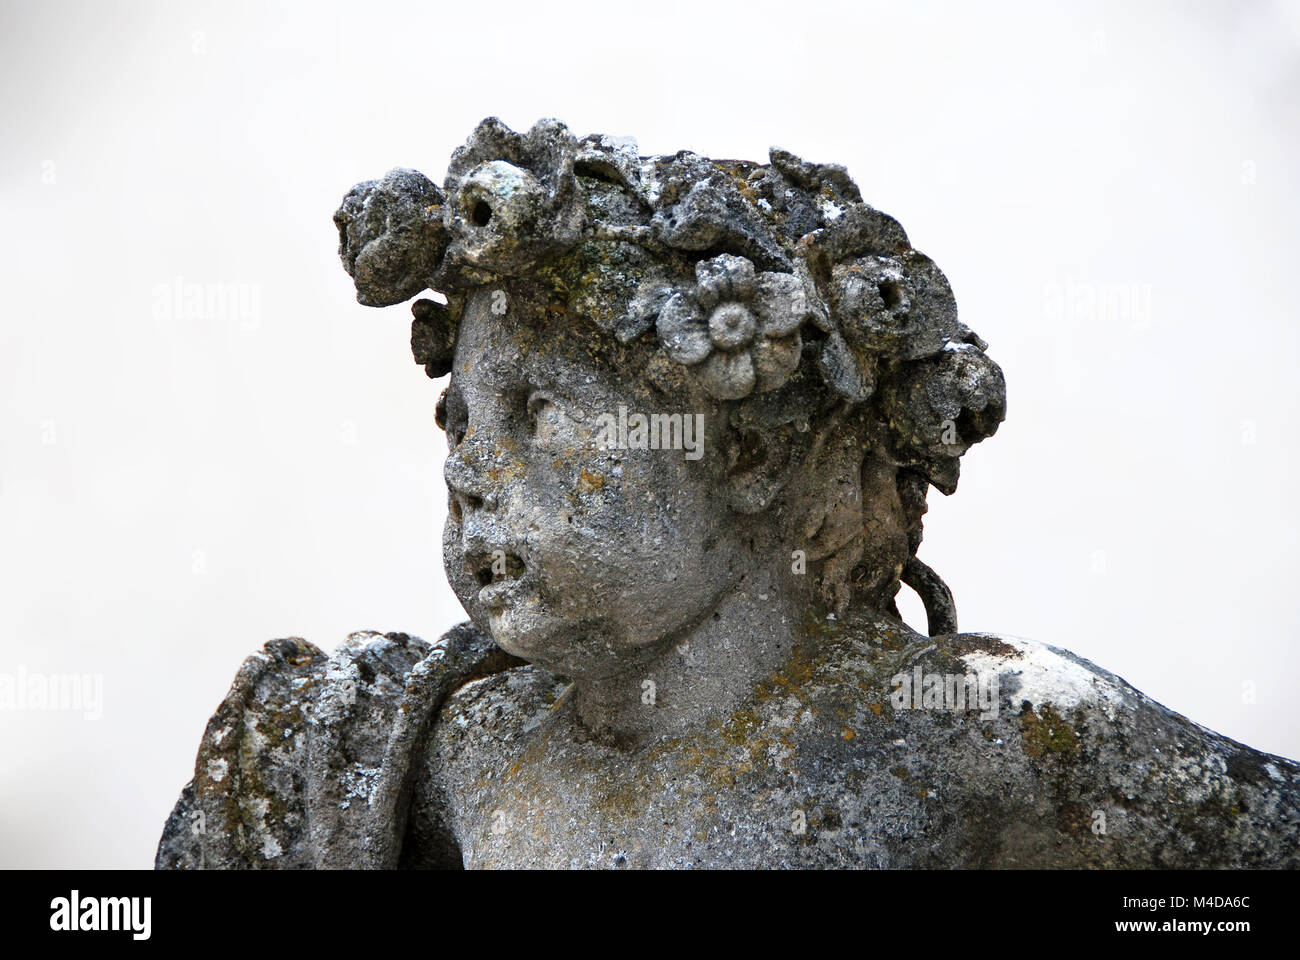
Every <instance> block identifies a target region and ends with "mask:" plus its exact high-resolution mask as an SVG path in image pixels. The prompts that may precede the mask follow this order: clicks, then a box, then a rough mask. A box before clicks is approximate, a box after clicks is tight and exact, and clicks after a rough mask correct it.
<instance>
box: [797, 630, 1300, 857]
mask: <svg viewBox="0 0 1300 960" xmlns="http://www.w3.org/2000/svg"><path fill="white" fill-rule="evenodd" d="M891 631H892V632H893V633H894V634H895V637H896V639H897V640H899V641H901V642H899V643H895V642H894V641H891V639H890V636H889V634H890V632H891ZM848 632H849V633H852V634H853V635H854V636H853V638H852V642H848V643H846V642H845V641H842V640H841V641H839V642H838V645H837V644H836V642H835V641H832V643H831V644H830V645H829V647H828V656H829V659H830V660H831V661H832V664H831V665H830V666H828V667H826V668H825V669H827V670H833V669H838V670H840V671H841V674H845V673H847V674H851V679H853V680H855V681H857V682H858V683H859V691H860V695H859V697H858V703H859V704H860V705H861V706H864V707H865V709H861V708H860V707H859V708H853V707H849V706H847V704H848V702H849V700H850V698H849V697H848V696H847V691H848V684H847V683H846V682H840V683H838V684H835V685H833V686H831V687H827V688H824V689H823V690H822V691H821V693H820V694H819V693H818V690H817V687H816V684H815V682H814V684H812V686H811V688H810V689H811V691H812V695H813V701H812V702H813V705H814V707H816V708H818V712H819V714H820V715H823V716H824V715H827V714H834V711H836V710H839V711H842V712H841V713H840V714H834V715H836V716H842V717H845V718H850V719H847V720H845V721H844V722H843V723H842V726H843V727H844V729H845V731H847V733H845V734H844V735H845V736H850V737H852V738H853V743H854V745H855V747H856V750H855V751H853V752H854V753H855V756H854V762H853V765H855V766H857V767H858V768H859V769H860V770H863V771H866V770H874V771H877V773H875V774H874V775H873V779H874V782H873V783H872V786H871V790H870V793H871V794H872V795H873V804H874V806H875V809H876V810H877V811H884V812H888V811H890V810H891V809H892V810H893V812H895V813H898V814H905V815H906V816H907V818H908V821H909V823H910V828H909V832H912V833H921V834H924V835H925V836H926V839H927V841H928V843H927V844H922V845H917V844H910V845H909V844H898V845H894V844H891V843H890V842H888V841H887V842H886V843H885V844H884V847H885V850H886V851H887V853H886V855H885V857H884V858H883V862H885V863H890V864H893V865H899V866H944V865H955V864H964V865H968V866H1022V867H1107V868H1109V867H1172V868H1194V867H1205V866H1219V867H1278V866H1292V867H1294V866H1298V865H1300V855H1298V854H1297V850H1300V827H1297V824H1300V765H1297V764H1296V763H1294V762H1292V761H1290V760H1287V759H1285V758H1282V757H1277V756H1272V755H1269V754H1265V753H1262V752H1260V751H1258V750H1254V749H1252V748H1250V747H1247V746H1244V745H1243V744H1240V743H1237V742H1236V741H1234V740H1231V739H1229V738H1228V737H1225V736H1222V735H1221V734H1218V733H1215V732H1214V731H1212V730H1209V729H1207V728H1206V727H1203V726H1201V725H1199V724H1196V723H1193V722H1192V721H1190V720H1188V719H1187V718H1186V717H1184V716H1182V715H1180V714H1178V713H1176V712H1174V711H1173V710H1170V709H1169V708H1167V707H1165V706H1163V705H1162V704H1160V703H1158V702H1156V701H1155V700H1153V699H1152V698H1150V697H1149V696H1146V695H1145V694H1143V693H1142V692H1141V691H1139V690H1137V689H1135V688H1134V687H1133V686H1131V685H1130V684H1128V683H1127V682H1125V681H1124V680H1123V679H1122V678H1120V677H1118V676H1116V675H1115V674H1113V673H1111V672H1109V671H1107V670H1105V669H1103V668H1101V667H1099V666H1097V665H1096V664H1093V663H1091V662H1089V661H1088V660H1086V659H1084V658H1082V657H1079V656H1077V655H1075V654H1073V653H1071V652H1069V651H1068V650H1064V649H1061V648H1058V647H1054V646H1050V645H1048V644H1044V643H1038V642H1035V641H1032V640H1026V639H1022V638H1019V637H1009V636H1001V635H995V634H988V633H964V634H947V635H942V636H936V637H933V638H926V637H921V636H920V635H919V634H915V633H913V632H912V631H910V630H909V631H907V632H906V633H899V632H898V631H897V628H891V627H890V626H889V625H888V624H887V623H877V624H875V625H874V626H871V625H867V627H866V628H865V629H855V630H851V631H848ZM891 645H894V646H895V647H896V649H895V650H894V651H893V652H892V653H891V652H889V650H888V648H889V647H890V646H891ZM830 651H833V652H830ZM846 651H847V652H846ZM851 651H856V653H852V652H851ZM874 651H879V652H877V653H876V654H875V656H876V659H875V660H874V661H873V660H872V659H871V657H872V653H873V652H874ZM855 657H856V659H854V658H855ZM842 679H843V680H847V679H850V678H849V677H844V678H842ZM833 690H838V691H839V692H840V693H841V694H844V696H842V697H841V698H840V699H839V700H836V699H835V698H834V697H833V696H832V695H831V691H833ZM855 727H856V730H855V729H854V728H855ZM863 761H866V762H865V763H864V762H863ZM918 853H923V856H922V857H921V859H920V860H919V861H918V860H917V859H916V857H917V855H918Z"/></svg>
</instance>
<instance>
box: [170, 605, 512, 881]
mask: <svg viewBox="0 0 1300 960" xmlns="http://www.w3.org/2000/svg"><path fill="white" fill-rule="evenodd" d="M512 660H513V658H509V657H508V655H506V654H504V653H502V652H501V651H499V650H497V649H496V647H495V646H494V645H493V644H492V643H491V642H490V641H489V640H486V639H485V638H483V637H482V636H481V635H479V634H478V633H477V631H475V630H473V628H472V627H470V626H469V625H468V624H462V625H460V626H458V627H455V628H453V629H452V630H450V631H448V632H447V633H446V634H445V635H444V636H443V637H442V638H440V639H439V640H438V642H436V643H433V644H429V643H426V642H425V641H423V640H421V639H419V638H418V637H413V636H410V635H408V634H404V633H376V632H371V631H366V632H361V633H354V634H352V635H350V636H349V637H348V639H347V640H346V641H345V642H344V643H343V644H341V645H340V646H339V648H338V650H337V651H336V652H335V653H334V654H332V655H326V654H325V653H323V652H322V651H321V650H320V649H319V648H317V647H315V646H313V645H312V644H310V643H308V642H306V641H305V640H302V639H300V638H289V639H284V640H273V641H271V642H269V643H267V644H266V645H265V647H263V649H262V650H261V651H259V652H258V653H255V654H253V655H252V656H250V657H249V658H248V659H247V660H245V662H244V664H243V666H242V667H241V668H240V670H239V672H238V674H237V675H236V678H235V682H234V683H233V684H232V686H231V688H230V691H229V693H228V694H227V695H226V697H225V699H224V700H223V701H222V703H221V705H220V706H219V707H218V708H217V711H216V712H215V713H214V714H213V716H212V719H211V720H209V721H208V725H207V729H206V730H205V732H204V735H203V739H202V741H201V743H200V746H199V751H198V756H197V759H196V762H195V770H194V778H193V780H191V782H190V783H189V784H187V785H186V787H185V788H184V790H183V791H182V793H181V797H180V799H179V800H178V802H177V804H176V807H175V809H174V810H173V811H172V814H171V816H170V817H169V818H168V821H167V824H166V826H165V828H164V831H163V836H162V839H161V841H160V842H159V846H158V853H157V857H156V860H155V865H156V866H157V867H158V868H160V869H165V868H176V869H186V868H191V869H193V868H209V869H213V868H215V869H222V868H267V867H269V868H295V867H312V866H316V867H322V866H323V867H332V866H337V867H380V866H395V865H397V863H398V860H399V857H400V854H401V843H402V837H401V835H400V830H401V826H402V823H403V822H404V815H405V810H404V809H403V804H404V803H405V802H406V791H405V789H404V788H405V786H406V784H407V778H408V774H409V772H410V762H411V757H412V754H413V752H414V750H415V748H416V747H417V746H418V745H419V744H421V743H422V742H423V740H424V738H425V736H426V735H427V733H428V727H429V724H430V723H431V722H432V718H433V715H434V714H435V713H436V711H437V709H438V707H439V706H441V704H442V702H443V700H444V699H445V698H446V696H447V695H448V694H449V693H450V692H452V691H453V690H454V689H455V688H456V687H457V686H459V685H460V684H461V683H465V682H468V681H470V680H473V679H475V678H476V677H478V676H481V675H483V674H484V673H487V672H491V671H492V670H494V669H499V668H503V667H505V666H508V665H509V663H510V661H512Z"/></svg>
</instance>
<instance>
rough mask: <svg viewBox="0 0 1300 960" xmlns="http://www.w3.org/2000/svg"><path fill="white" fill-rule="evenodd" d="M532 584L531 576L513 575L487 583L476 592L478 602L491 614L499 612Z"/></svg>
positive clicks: (517, 598) (518, 597)
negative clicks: (513, 576)
mask: <svg viewBox="0 0 1300 960" xmlns="http://www.w3.org/2000/svg"><path fill="white" fill-rule="evenodd" d="M531 586H532V578H531V577H528V578H523V577H515V578H510V579H506V580H500V581H498V582H496V583H493V584H489V585H488V586H486V587H484V588H483V589H481V590H479V592H478V600H479V603H481V604H483V606H485V607H486V608H487V609H488V611H489V612H490V613H492V614H499V613H501V612H502V611H504V610H505V608H506V607H507V606H509V605H510V604H512V603H514V602H516V601H517V600H519V599H520V598H521V596H522V595H523V594H524V593H525V592H526V591H527V590H528V589H529V588H530V587H531Z"/></svg>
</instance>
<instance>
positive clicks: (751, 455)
mask: <svg viewBox="0 0 1300 960" xmlns="http://www.w3.org/2000/svg"><path fill="white" fill-rule="evenodd" d="M810 433H811V431H804V432H803V433H800V432H799V431H797V430H796V429H795V427H794V426H793V425H791V424H785V425H783V426H780V427H775V428H771V429H761V428H758V427H755V426H735V425H733V426H732V427H731V428H730V429H729V430H728V431H727V436H726V440H725V441H724V446H725V451H724V452H725V456H726V470H727V473H726V477H727V502H728V504H729V505H730V506H731V508H732V509H733V510H735V511H737V512H739V513H758V512H760V511H762V510H765V509H767V507H768V505H769V504H771V502H772V501H773V500H774V499H776V496H777V495H778V494H779V493H780V492H781V491H782V489H784V487H785V486H786V484H787V483H788V482H789V480H790V477H791V476H792V475H793V473H794V470H795V468H796V466H797V465H798V463H799V462H800V460H801V459H802V456H801V453H802V452H803V451H804V450H805V449H806V448H807V446H808V444H809V440H810V438H809V435H810Z"/></svg>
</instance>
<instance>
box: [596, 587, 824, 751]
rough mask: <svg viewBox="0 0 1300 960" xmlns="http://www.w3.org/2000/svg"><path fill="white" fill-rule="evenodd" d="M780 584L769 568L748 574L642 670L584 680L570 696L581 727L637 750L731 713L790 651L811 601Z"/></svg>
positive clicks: (653, 656) (666, 645)
mask: <svg viewBox="0 0 1300 960" xmlns="http://www.w3.org/2000/svg"><path fill="white" fill-rule="evenodd" d="M780 579H782V580H783V581H784V583H783V584H781V583H778V582H777V580H778V578H777V577H774V576H773V575H772V573H771V572H770V571H767V570H750V571H749V572H748V573H747V574H746V575H745V576H744V577H743V578H742V579H741V580H740V581H739V582H738V583H736V584H735V585H733V586H732V588H731V589H730V591H729V592H728V593H726V594H725V595H724V596H723V599H722V601H721V602H720V603H719V604H718V605H717V607H715V608H714V610H713V612H712V613H710V614H709V615H708V616H706V617H705V618H704V620H703V621H701V622H700V623H698V624H697V625H696V626H694V627H693V628H690V629H688V630H686V631H684V632H683V633H681V634H680V635H678V636H676V637H674V638H672V639H671V640H670V641H669V642H667V643H666V644H665V645H663V646H661V647H657V648H656V649H655V651H654V652H653V653H652V654H650V655H648V656H647V658H646V660H645V662H644V663H643V664H641V665H639V666H638V667H637V668H635V669H632V670H628V671H625V672H623V673H619V674H617V675H614V676H611V677H603V678H599V679H596V678H583V679H579V680H578V681H577V682H576V683H575V686H574V689H573V692H572V694H571V695H572V696H574V697H575V699H576V702H577V710H578V715H579V717H580V718H581V720H582V723H583V724H584V725H585V726H586V727H588V729H590V730H592V731H593V732H595V733H597V734H599V735H601V736H603V737H608V738H611V739H613V740H615V741H616V742H618V743H619V744H621V745H624V746H629V747H635V746H638V745H640V744H643V743H647V742H649V741H652V740H656V739H659V738H662V737H675V736H679V735H680V734H681V733H682V732H683V731H685V730H686V729H687V728H688V727H690V726H692V725H693V724H696V723H698V722H700V721H702V720H704V719H705V718H707V717H708V716H710V715H711V714H715V713H727V712H730V711H732V710H734V709H735V708H736V707H737V706H739V705H740V704H741V703H742V702H743V701H744V700H745V699H746V698H747V697H749V696H750V695H751V694H752V693H753V690H754V685H755V684H756V683H757V682H758V681H760V680H762V679H763V678H764V677H767V676H769V675H770V674H771V673H772V672H773V671H774V670H776V669H778V668H779V667H780V666H781V665H782V664H783V663H784V662H785V661H786V660H787V659H788V657H789V656H790V653H791V650H792V648H793V645H794V640H795V628H796V626H797V618H798V616H799V612H800V611H801V610H802V609H805V608H806V604H807V603H808V602H809V599H808V598H807V597H802V596H794V595H792V593H791V591H790V589H789V582H790V578H789V577H788V576H787V577H784V578H780ZM809 579H811V578H809Z"/></svg>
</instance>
